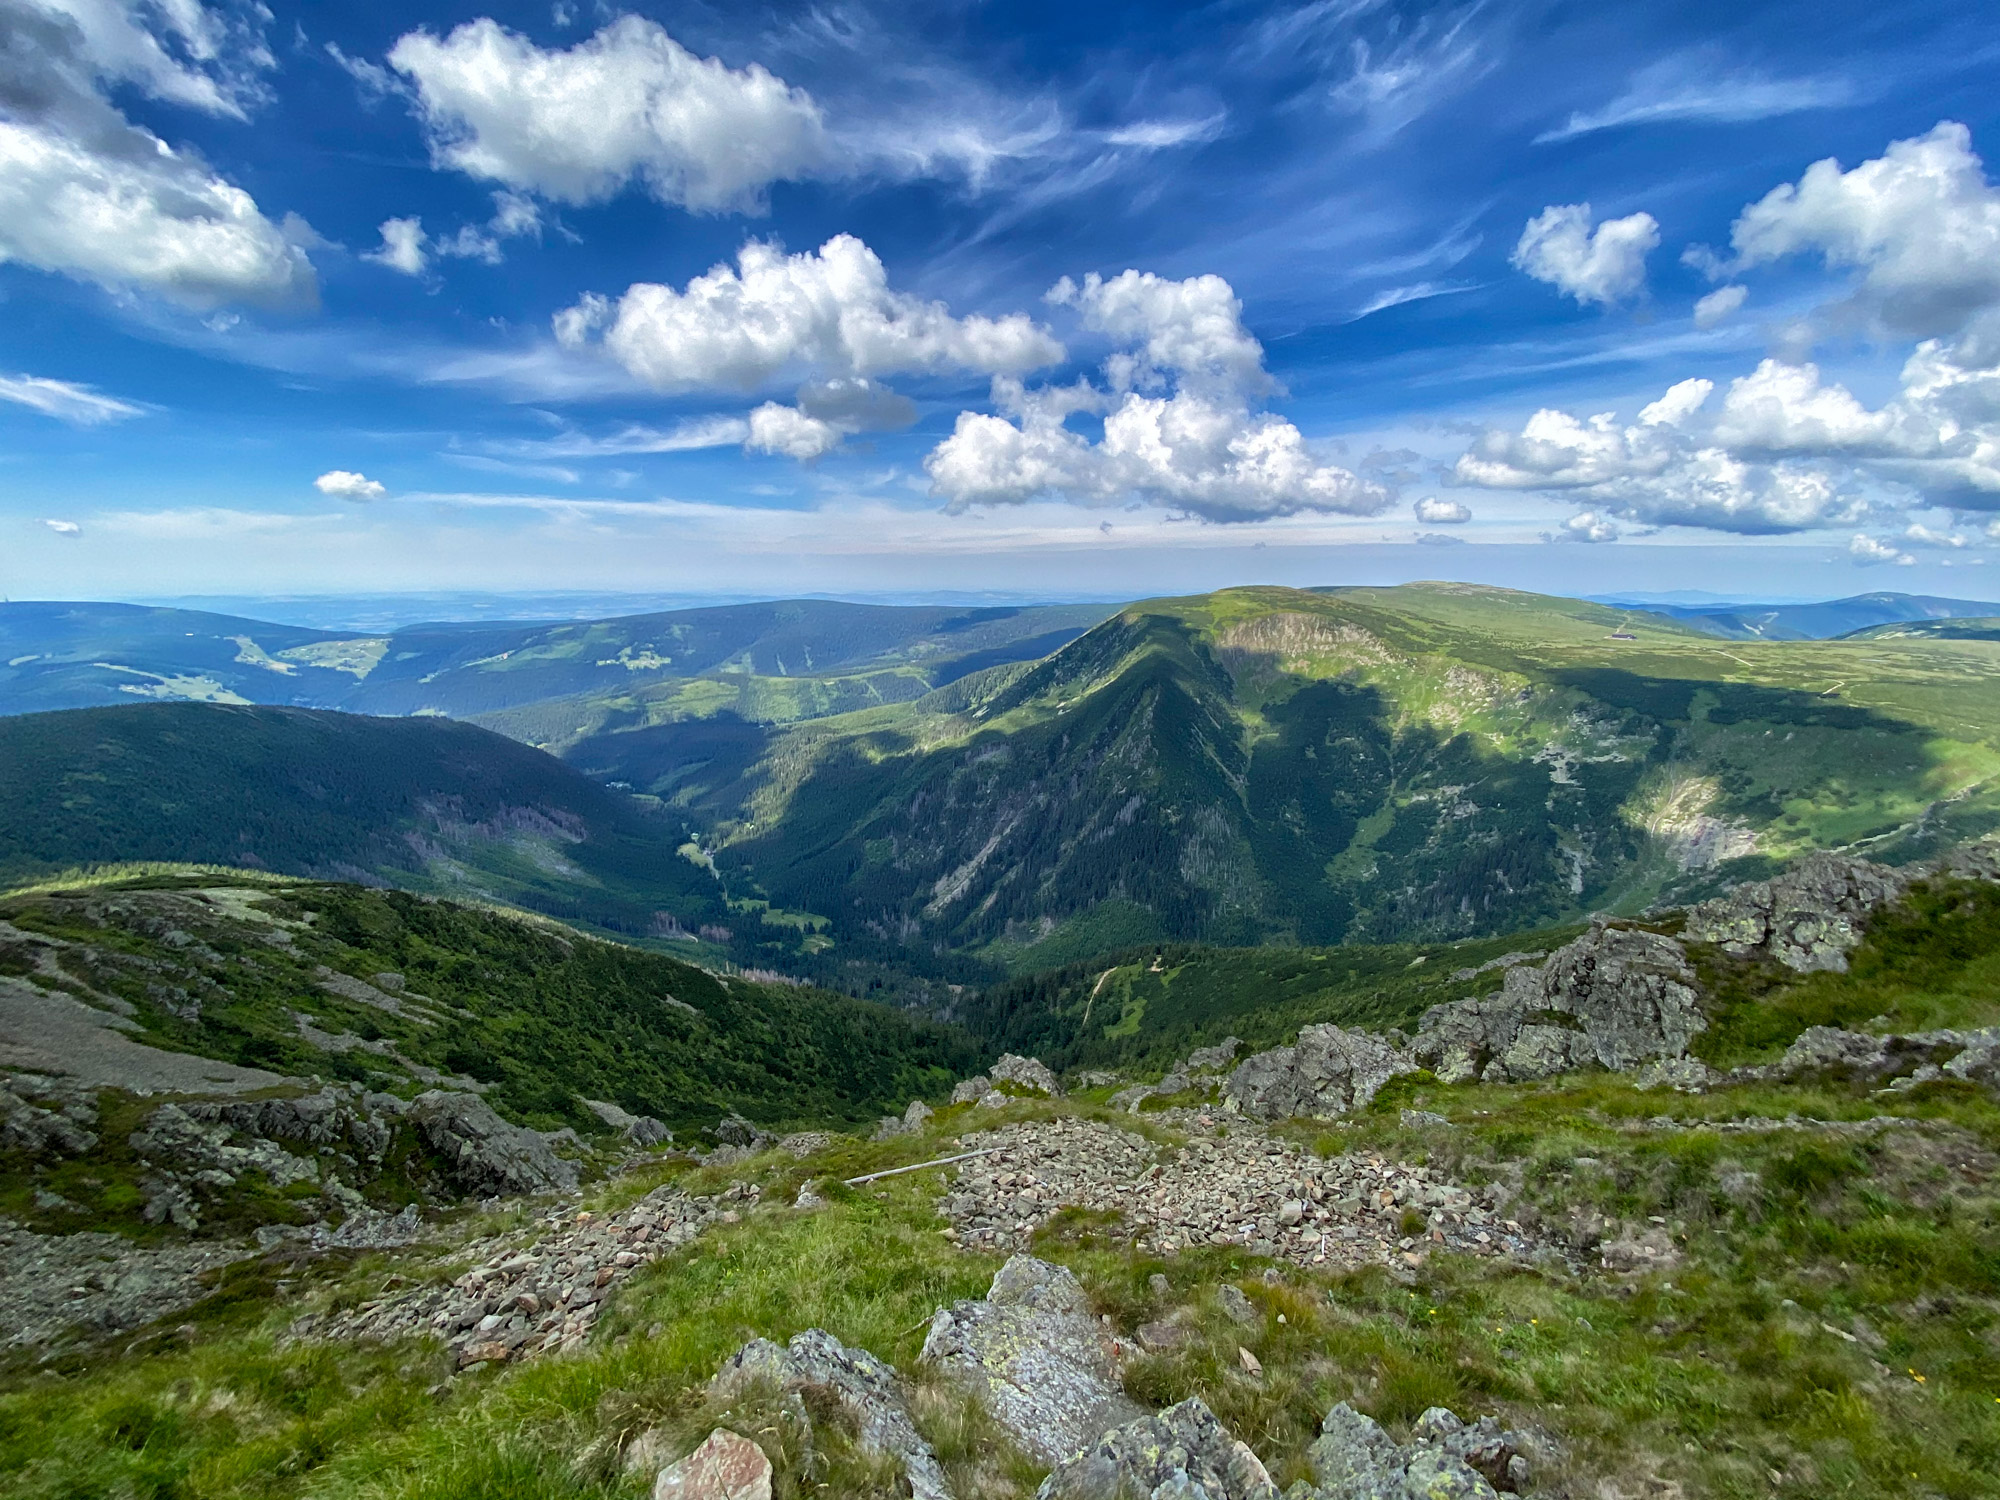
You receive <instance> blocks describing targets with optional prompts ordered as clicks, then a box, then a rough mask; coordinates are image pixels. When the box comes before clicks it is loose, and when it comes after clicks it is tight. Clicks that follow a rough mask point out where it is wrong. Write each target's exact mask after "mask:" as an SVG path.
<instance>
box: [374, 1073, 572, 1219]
mask: <svg viewBox="0 0 2000 1500" xmlns="http://www.w3.org/2000/svg"><path fill="white" fill-rule="evenodd" d="M409 1120H410V1123H411V1124H412V1125H414V1126H416V1128H417V1134H418V1135H420V1136H421V1137H422V1138H423V1141H424V1144H425V1145H427V1146H429V1147H430V1148H431V1149H432V1150H433V1151H435V1152H437V1154H438V1155H439V1156H441V1157H442V1158H444V1162H445V1168H446V1170H447V1171H448V1172H449V1173H450V1174H451V1179H452V1182H453V1183H454V1184H455V1185H456V1186H457V1187H458V1188H459V1190H460V1191H461V1192H465V1193H470V1194H473V1195H475V1196H479V1197H497V1196H504V1195H507V1194H511V1193H540V1192H549V1191H553V1190H556V1189H563V1190H567V1189H570V1188H573V1187H575V1186H576V1180H577V1177H576V1168H575V1167H574V1166H573V1165H571V1164H570V1163H569V1162H566V1161H564V1160H563V1159H562V1158H561V1157H560V1156H557V1155H556V1154H555V1152H554V1151H552V1150H550V1149H549V1143H548V1142H547V1141H545V1140H543V1139H542V1138H541V1137H540V1136H539V1135H536V1134H535V1132H534V1131H532V1130H526V1129H523V1128H522V1127H521V1126H519V1125H510V1124H508V1123H507V1122H506V1121H505V1120H503V1119H501V1118H500V1117H499V1116H498V1115H496V1114H495V1113H494V1112H493V1106H492V1105H490V1104H488V1103H487V1102H486V1101H485V1100H484V1099H482V1098H480V1097H479V1096H478V1095H477V1094H460V1093H453V1092H450V1091H447V1090H444V1089H432V1090H430V1091H429V1092H428V1093H423V1094H419V1095H417V1097H416V1098H414V1099H412V1100H411V1101H410V1108H409Z"/></svg>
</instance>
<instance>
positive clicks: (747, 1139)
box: [715, 1110, 778, 1152]
mask: <svg viewBox="0 0 2000 1500" xmlns="http://www.w3.org/2000/svg"><path fill="white" fill-rule="evenodd" d="M715 1138H716V1139H717V1140H718V1141H720V1142H721V1143H722V1144H723V1145H725V1146H734V1147H736V1148H738V1149H739V1150H743V1151H753V1152H754V1151H765V1150H768V1149H769V1148H770V1147H772V1146H775V1145H776V1144H777V1143H778V1138H777V1137H776V1136H775V1135H773V1134H771V1132H770V1131H768V1130H766V1129H764V1127H763V1126H761V1125H758V1124H755V1123H753V1122H752V1121H749V1120H746V1119H744V1118H743V1116H741V1115H739V1114H737V1113H736V1112H735V1111H734V1110H732V1111H730V1113H728V1114H726V1115H724V1116H723V1117H722V1119H721V1121H720V1122H719V1123H718V1124H717V1125H716V1127H715Z"/></svg>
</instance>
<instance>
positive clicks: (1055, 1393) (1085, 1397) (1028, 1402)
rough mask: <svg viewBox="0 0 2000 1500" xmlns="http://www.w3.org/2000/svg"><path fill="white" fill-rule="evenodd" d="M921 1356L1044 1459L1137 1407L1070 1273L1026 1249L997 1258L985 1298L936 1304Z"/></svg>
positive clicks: (1066, 1452)
mask: <svg viewBox="0 0 2000 1500" xmlns="http://www.w3.org/2000/svg"><path fill="white" fill-rule="evenodd" d="M923 1359H924V1362H925V1363H926V1364H932V1365H936V1366H938V1367H939V1368H940V1369H943V1370H945V1371H946V1372H947V1373H949V1374H951V1375H953V1376H955V1377H957V1378H958V1379H960V1380H962V1381H964V1382H965V1383H966V1384H968V1385H970V1386H971V1387H972V1389H973V1391H974V1392H975V1393H976V1394H977V1395H978V1397H979V1399H980V1402H981V1403H982V1404H983V1405H984V1406H985V1407H986V1409H987V1410H988V1411H989V1412H991V1413H992V1415H993V1417H994V1419H995V1420H996V1421H998V1422H999V1423H1000V1425H1001V1426H1002V1427H1005V1428H1006V1429H1007V1430H1008V1431H1009V1432H1011V1433H1012V1434H1013V1435H1014V1437H1015V1439H1016V1441H1018V1442H1019V1443H1020V1445H1021V1446H1022V1448H1024V1449H1025V1450H1026V1451H1027V1452H1029V1453H1032V1454H1033V1455H1034V1456H1035V1457H1036V1458H1039V1459H1040V1460H1041V1461H1042V1462H1043V1463H1046V1464H1054V1463H1060V1462H1062V1461H1063V1460H1064V1459H1067V1458H1069V1457H1071V1456H1072V1455H1074V1454H1076V1453H1077V1452H1079V1451H1080V1450H1082V1449H1083V1448H1084V1447H1085V1446H1087V1445H1088V1444H1090V1443H1091V1442H1093V1441H1095V1440H1096V1438H1097V1437H1098V1435H1099V1434H1100V1433H1102V1432H1104V1431H1105V1430H1106V1429H1107V1428H1111V1427H1116V1426H1118V1425H1119V1424H1120V1423H1124V1422H1129V1421H1132V1420H1133V1419H1134V1418H1136V1417H1138V1416H1140V1415H1141V1414H1142V1413H1141V1408H1140V1407H1138V1406H1137V1405H1135V1404H1134V1403H1133V1402H1132V1401H1130V1400H1128V1399H1127V1398H1126V1396H1125V1393H1124V1391H1123V1389H1122V1388H1121V1387H1120V1386H1119V1383H1118V1366H1117V1361H1116V1357H1115V1351H1114V1350H1113V1349H1111V1348H1110V1347H1108V1346H1107V1343H1106V1340H1105V1337H1104V1335H1103V1333H1102V1332H1101V1330H1100V1329H1099V1327H1098V1325H1097V1322H1096V1320H1095V1319H1093V1318H1092V1317H1091V1315H1090V1304H1089V1301H1088V1300H1087V1299H1086V1298H1085V1296H1084V1291H1083V1288H1082V1286H1080V1285H1079V1284H1078V1282H1077V1279H1076V1277H1074V1276H1072V1275H1071V1274H1070V1273H1069V1272H1068V1271H1067V1270H1065V1269H1064V1268H1063V1267H1061V1266H1056V1265H1051V1264H1049V1263H1048V1262H1047V1261H1044V1260H1037V1259H1035V1257H1033V1256H1032V1255H1016V1256H1015V1257H1014V1258H1013V1259H1011V1260H1009V1261H1008V1262H1007V1264H1006V1265H1004V1266H1002V1267H1001V1268H1000V1270H999V1273H998V1274H997V1275H995V1276H994V1278H993V1285H992V1287H991V1288H990V1289H989V1290H988V1292H987V1294H986V1299H985V1300H984V1301H982V1302H960V1303H958V1304H957V1305H956V1306H953V1307H944V1308H939V1309H938V1311H937V1313H936V1315H935V1316H933V1317H932V1319H931V1328H930V1333H929V1335H928V1336H927V1337H926V1338H925V1339H924V1352H923ZM1148 1493H1150V1491H1149V1492H1148Z"/></svg>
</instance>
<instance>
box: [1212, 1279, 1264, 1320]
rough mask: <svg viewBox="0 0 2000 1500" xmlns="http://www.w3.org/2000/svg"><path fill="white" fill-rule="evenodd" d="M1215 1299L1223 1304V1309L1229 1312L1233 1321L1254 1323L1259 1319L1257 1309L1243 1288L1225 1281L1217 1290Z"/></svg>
mask: <svg viewBox="0 0 2000 1500" xmlns="http://www.w3.org/2000/svg"><path fill="white" fill-rule="evenodd" d="M1215 1300H1216V1301H1218V1302H1220V1303H1221V1304H1222V1310H1223V1312H1224V1313H1226V1314H1228V1316H1229V1319H1230V1321H1231V1322H1234V1323H1254V1322H1256V1321H1257V1309H1256V1308H1255V1307H1254V1306H1252V1305H1251V1302H1250V1299H1249V1298H1248V1297H1246V1296H1244V1295H1243V1288H1241V1287H1239V1286H1232V1285H1230V1284H1229V1283H1228V1282H1224V1283H1223V1284H1222V1286H1221V1287H1220V1288H1219V1289H1218V1290H1217V1291H1216V1294H1215Z"/></svg>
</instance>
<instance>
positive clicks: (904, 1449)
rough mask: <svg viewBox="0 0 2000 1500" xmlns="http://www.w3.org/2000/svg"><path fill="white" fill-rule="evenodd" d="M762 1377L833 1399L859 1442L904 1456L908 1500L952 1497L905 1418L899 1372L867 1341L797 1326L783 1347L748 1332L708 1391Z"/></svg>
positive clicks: (725, 1391)
mask: <svg viewBox="0 0 2000 1500" xmlns="http://www.w3.org/2000/svg"><path fill="white" fill-rule="evenodd" d="M760 1383H761V1384H766V1385H770V1386H773V1387H776V1388H777V1389H779V1390H782V1391H806V1390H811V1391H814V1392H816V1393H818V1394H819V1395H821V1396H824V1397H825V1398H827V1399H830V1400H831V1401H833V1402H834V1403H835V1404H836V1405H838V1406H839V1407H840V1409H841V1410H842V1411H843V1412H844V1413H845V1414H846V1416H847V1418H848V1420H849V1421H851V1422H853V1424H854V1427H855V1431H856V1434H857V1437H858V1440H859V1442H860V1445H861V1446H862V1448H864V1449H865V1450H867V1451H868V1452H871V1453H876V1454H880V1455H882V1456H883V1457H885V1458H892V1459H895V1460H896V1461H897V1462H899V1463H901V1464H902V1466H903V1476H904V1478H905V1479H907V1480H908V1481H909V1485H910V1495H911V1497H912V1500H951V1486H950V1484H949V1483H948V1482H947V1481H946V1479H945V1474H944V1468H943V1466H942V1465H940V1464H939V1463H938V1459H937V1454H936V1452H935V1451H934V1450H933V1449H932V1448H931V1445H930V1444H929V1443H927V1442H925V1441H924V1439H923V1436H922V1435H921V1434H920V1433H919V1432H918V1431H917V1424H916V1423H915V1422H913V1421H912V1420H911V1419H910V1409H909V1407H908V1406H907V1405H906V1404H905V1403H904V1400H903V1392H902V1386H901V1384H900V1383H899V1382H898V1381H897V1379H896V1372H895V1371H894V1370H893V1369H891V1368H890V1367H889V1366H888V1365H886V1364H884V1363H883V1362H882V1361H881V1360H879V1359H877V1358H876V1357H875V1356H874V1355H872V1354H870V1353H869V1352H868V1351H867V1350H866V1349H850V1348H848V1347H847V1346H846V1345H844V1344H842V1343H841V1342H840V1340H839V1339H837V1338H835V1337H834V1336H833V1335H832V1334H830V1333H827V1332H826V1331H825V1330H823V1329H819V1328H808V1329H807V1330H806V1331H805V1332H804V1333H799V1334H794V1335H793V1336H792V1339H791V1342H790V1343H789V1344H787V1345H785V1346H783V1347H780V1346H779V1345H777V1344H774V1343H772V1342H771V1341H770V1340H769V1339H752V1340H751V1341H750V1342H749V1343H747V1344H745V1345H744V1346H743V1347H742V1348H741V1349H739V1350H737V1351H736V1353H734V1354H732V1355H731V1356H730V1357H729V1358H728V1359H727V1360H725V1361H724V1362H723V1366H722V1368H721V1369H720V1370H719V1371H717V1372H716V1376H715V1379H714V1380H712V1381H710V1382H709V1394H710V1395H711V1396H713V1397H716V1398H718V1399H722V1400H731V1399H734V1398H735V1397H736V1396H738V1395H739V1394H740V1393H741V1392H742V1391H743V1390H745V1389H746V1388H748V1387H751V1386H754V1385H757V1384H760Z"/></svg>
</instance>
